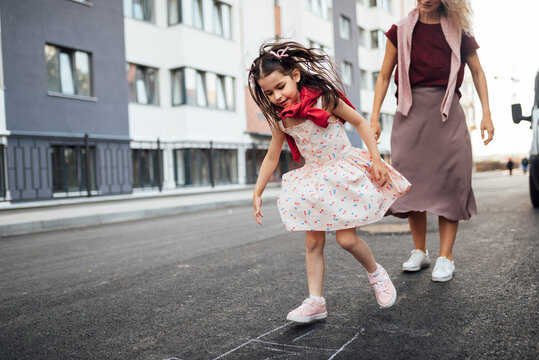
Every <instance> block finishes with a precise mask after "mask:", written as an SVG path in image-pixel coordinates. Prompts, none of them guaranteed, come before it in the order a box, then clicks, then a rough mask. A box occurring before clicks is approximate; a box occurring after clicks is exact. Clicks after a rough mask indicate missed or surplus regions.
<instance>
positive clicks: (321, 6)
mask: <svg viewBox="0 0 539 360" xmlns="http://www.w3.org/2000/svg"><path fill="white" fill-rule="evenodd" d="M305 8H306V9H307V10H309V11H310V12H312V13H313V14H315V15H318V16H320V17H323V18H324V19H328V18H329V8H328V2H327V0H305Z"/></svg>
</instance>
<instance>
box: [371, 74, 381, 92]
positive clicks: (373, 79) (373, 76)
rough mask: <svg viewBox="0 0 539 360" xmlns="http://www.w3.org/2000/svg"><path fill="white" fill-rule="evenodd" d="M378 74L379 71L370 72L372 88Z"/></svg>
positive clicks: (374, 85)
mask: <svg viewBox="0 0 539 360" xmlns="http://www.w3.org/2000/svg"><path fill="white" fill-rule="evenodd" d="M378 75H380V71H375V72H373V73H372V89H373V90H374V88H375V87H376V80H378Z"/></svg>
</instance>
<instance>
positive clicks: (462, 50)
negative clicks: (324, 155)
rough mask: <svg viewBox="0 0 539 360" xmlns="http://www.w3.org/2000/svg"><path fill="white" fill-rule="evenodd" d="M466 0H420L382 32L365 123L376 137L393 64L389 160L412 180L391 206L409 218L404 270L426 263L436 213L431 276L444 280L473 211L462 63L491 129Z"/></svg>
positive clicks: (449, 276) (486, 126) (484, 123)
mask: <svg viewBox="0 0 539 360" xmlns="http://www.w3.org/2000/svg"><path fill="white" fill-rule="evenodd" d="M471 13H472V11H471V8H470V4H469V1H468V0H418V1H417V7H416V8H415V9H413V10H412V11H411V12H410V13H409V15H408V16H407V17H404V18H403V19H401V20H400V21H399V22H398V23H397V24H396V25H393V26H392V27H391V28H390V29H389V31H388V32H387V33H386V36H387V38H388V39H389V41H387V43H386V50H385V56H384V61H383V64H382V68H381V70H380V74H379V76H378V79H377V81H376V88H375V92H374V102H373V110H372V115H371V129H373V132H374V134H375V136H376V138H377V139H378V137H379V136H380V132H381V129H380V121H379V114H380V108H381V106H382V102H383V100H384V97H385V96H386V93H387V88H388V85H389V82H390V81H391V74H392V73H393V69H394V68H395V65H397V70H396V72H395V81H396V82H397V95H398V96H397V112H396V114H395V119H394V122H393V129H392V132H391V151H392V160H393V162H392V165H393V166H394V167H395V169H397V170H398V171H400V172H401V173H402V174H403V175H404V176H405V177H406V178H407V179H408V180H409V181H410V182H411V183H412V184H413V186H412V189H411V190H410V192H409V193H408V194H406V195H405V196H403V197H401V198H399V199H397V201H396V202H395V203H394V204H393V205H392V206H391V208H390V209H389V212H390V213H391V214H393V215H395V216H398V217H405V218H408V223H409V224H410V228H411V230H412V231H411V232H412V239H413V241H414V250H412V254H411V256H410V258H409V259H408V260H407V261H405V262H404V263H403V264H402V270H403V271H419V270H421V269H422V268H425V267H427V266H429V264H430V260H429V254H428V251H427V248H426V236H427V212H429V213H432V214H435V215H437V216H438V227H439V233H440V252H439V254H438V258H437V259H436V264H435V266H434V269H433V271H432V277H431V278H432V280H433V281H438V282H444V281H449V280H451V279H452V278H453V273H454V271H455V263H454V261H453V245H454V243H455V239H456V236H457V229H458V224H459V221H460V220H468V219H469V218H470V217H471V216H472V215H475V214H476V213H477V208H476V204H475V198H474V194H473V190H472V166H473V162H472V146H471V142H470V134H469V132H468V127H467V126H466V118H465V113H464V111H463V110H462V106H461V105H460V103H459V98H460V92H459V87H460V85H461V84H462V79H463V76H464V67H465V65H468V67H469V68H470V73H471V75H472V78H473V83H474V85H475V88H476V90H477V93H478V95H479V99H480V100H481V107H482V112H483V119H482V121H481V130H480V133H481V137H482V138H483V139H484V138H485V132H487V134H488V138H487V139H485V140H484V144H485V145H487V144H488V143H489V142H490V141H491V140H492V138H493V136H494V126H493V124H492V119H491V116H490V107H489V101H488V91H487V83H486V77H485V74H484V72H483V69H482V67H481V64H480V62H479V57H478V55H477V52H476V49H477V48H478V47H479V45H477V43H476V41H475V39H474V37H473V36H472V34H471V32H472V28H471Z"/></svg>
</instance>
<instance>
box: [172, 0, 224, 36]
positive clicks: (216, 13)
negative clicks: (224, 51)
mask: <svg viewBox="0 0 539 360" xmlns="http://www.w3.org/2000/svg"><path fill="white" fill-rule="evenodd" d="M231 13H232V7H231V6H230V5H229V4H227V3H225V2H223V1H220V0H168V23H169V25H174V24H178V23H182V24H185V25H189V26H193V27H195V28H197V29H200V30H204V31H207V32H210V33H214V34H216V35H219V36H221V37H224V38H226V39H230V38H231V37H232V21H231V18H232V15H231Z"/></svg>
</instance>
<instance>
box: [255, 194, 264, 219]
mask: <svg viewBox="0 0 539 360" xmlns="http://www.w3.org/2000/svg"><path fill="white" fill-rule="evenodd" d="M261 208H262V198H261V197H260V196H253V216H254V218H255V221H256V222H257V223H258V225H262V219H261V218H262V217H264V215H262V213H261V212H260V209H261Z"/></svg>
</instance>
